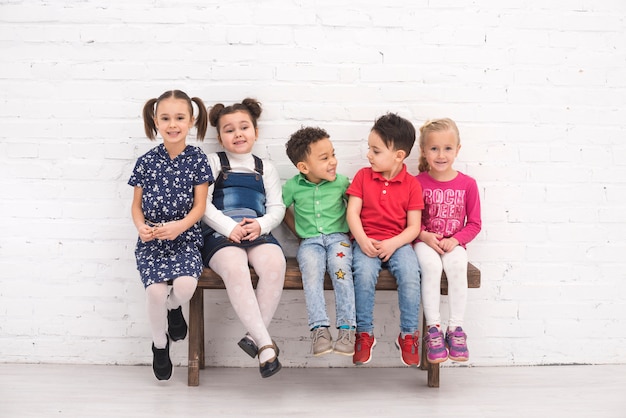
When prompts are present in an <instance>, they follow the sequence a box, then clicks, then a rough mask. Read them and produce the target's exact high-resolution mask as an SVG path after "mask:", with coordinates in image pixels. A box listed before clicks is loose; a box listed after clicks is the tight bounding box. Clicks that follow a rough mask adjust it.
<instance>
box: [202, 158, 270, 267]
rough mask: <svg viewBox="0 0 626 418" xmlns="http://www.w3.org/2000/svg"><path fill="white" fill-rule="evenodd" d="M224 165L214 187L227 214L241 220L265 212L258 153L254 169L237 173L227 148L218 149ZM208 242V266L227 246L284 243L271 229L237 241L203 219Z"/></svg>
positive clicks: (216, 200)
mask: <svg viewBox="0 0 626 418" xmlns="http://www.w3.org/2000/svg"><path fill="white" fill-rule="evenodd" d="M217 155H218V156H219V158H220V164H221V165H222V169H221V171H220V174H219V176H217V180H216V181H215V187H214V189H213V205H215V207H216V208H217V209H219V210H220V211H222V213H223V214H224V215H226V216H229V217H230V218H232V219H233V220H235V221H237V222H240V221H241V220H242V219H243V218H258V217H261V216H263V215H265V186H264V185H263V161H261V159H260V158H259V157H257V156H256V155H253V157H254V171H255V172H254V173H233V172H231V168H230V161H229V160H228V157H227V156H226V153H225V152H218V153H217ZM202 235H203V237H204V246H203V247H202V261H203V263H204V265H205V266H208V265H209V260H210V259H211V257H213V255H214V254H215V253H216V252H217V251H218V250H220V249H222V248H224V247H227V246H236V247H240V248H250V247H253V246H255V245H260V244H276V245H280V244H279V243H278V241H277V240H276V238H274V236H273V235H272V234H271V233H268V234H264V235H261V236H259V237H258V238H256V239H255V240H254V241H241V242H240V243H236V242H234V241H231V240H230V239H228V237H225V236H224V235H222V234H220V233H218V232H216V231H215V230H213V229H212V228H211V227H209V226H208V225H206V224H205V223H204V222H203V223H202Z"/></svg>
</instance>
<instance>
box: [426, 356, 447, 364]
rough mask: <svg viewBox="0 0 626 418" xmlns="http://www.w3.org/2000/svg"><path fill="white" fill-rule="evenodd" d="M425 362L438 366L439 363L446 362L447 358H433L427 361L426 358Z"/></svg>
mask: <svg viewBox="0 0 626 418" xmlns="http://www.w3.org/2000/svg"><path fill="white" fill-rule="evenodd" d="M426 360H427V361H428V362H429V363H430V364H439V363H443V362H444V361H446V360H448V357H446V358H443V357H442V358H435V359H432V360H431V359H429V358H428V357H426Z"/></svg>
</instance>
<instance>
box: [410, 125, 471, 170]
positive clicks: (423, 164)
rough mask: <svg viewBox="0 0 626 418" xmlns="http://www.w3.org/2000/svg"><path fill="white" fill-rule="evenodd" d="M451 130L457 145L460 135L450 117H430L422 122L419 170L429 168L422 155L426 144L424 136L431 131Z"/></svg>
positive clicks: (459, 141) (426, 136)
mask: <svg viewBox="0 0 626 418" xmlns="http://www.w3.org/2000/svg"><path fill="white" fill-rule="evenodd" d="M441 131H452V132H454V135H455V136H456V141H457V145H459V144H460V143H461V136H460V135H459V128H458V127H457V126H456V123H454V121H453V120H452V119H450V118H441V119H430V120H427V121H426V122H424V124H423V125H422V126H421V127H420V150H421V151H422V152H421V153H420V159H419V166H418V168H417V169H418V170H419V172H420V173H421V172H423V171H428V170H430V166H429V165H428V162H427V161H426V157H424V147H425V146H426V138H428V134H430V133H431V132H441Z"/></svg>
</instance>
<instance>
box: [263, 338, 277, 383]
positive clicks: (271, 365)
mask: <svg viewBox="0 0 626 418" xmlns="http://www.w3.org/2000/svg"><path fill="white" fill-rule="evenodd" d="M267 348H273V349H274V351H275V352H276V355H275V356H274V358H272V359H270V360H268V361H266V362H265V363H261V364H259V371H260V372H261V377H262V378H266V377H270V376H274V375H275V374H276V373H278V372H279V371H280V369H282V368H283V366H282V365H281V364H280V361H278V349H277V348H276V344H273V343H272V344H271V345H264V346H263V347H261V348H260V349H259V354H260V353H261V352H262V351H263V350H265V349H267Z"/></svg>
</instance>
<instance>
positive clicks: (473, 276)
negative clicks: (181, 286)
mask: <svg viewBox="0 0 626 418" xmlns="http://www.w3.org/2000/svg"><path fill="white" fill-rule="evenodd" d="M250 276H251V277H252V285H253V286H254V287H256V285H257V282H258V281H259V276H257V275H256V273H255V271H254V269H253V268H250ZM198 287H199V288H201V289H225V287H224V282H223V281H222V278H221V277H220V276H218V275H217V274H216V273H215V272H214V271H213V270H211V269H207V268H205V269H204V271H203V272H202V275H201V276H200V279H199V280H198ZM467 287H469V288H472V289H474V288H479V287H480V270H479V269H478V268H476V266H474V265H473V264H471V263H468V265H467ZM283 289H290V290H294V289H295V290H297V289H302V276H301V275H300V269H299V267H298V261H297V260H296V259H295V258H292V257H289V258H287V269H286V271H285V284H284V285H283ZM324 289H326V290H332V289H333V284H332V282H331V280H330V277H329V276H328V274H326V280H325V281H324ZM397 289H398V288H397V285H396V280H395V279H394V277H393V276H392V275H391V273H390V272H389V270H387V269H383V270H381V272H380V275H379V276H378V283H377V284H376V290H397ZM441 294H442V295H447V294H448V280H447V278H446V274H445V273H444V274H443V275H442V277H441Z"/></svg>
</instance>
